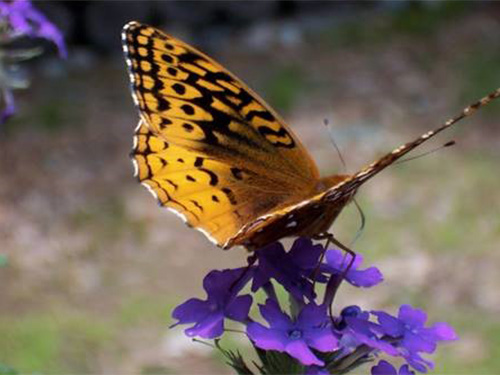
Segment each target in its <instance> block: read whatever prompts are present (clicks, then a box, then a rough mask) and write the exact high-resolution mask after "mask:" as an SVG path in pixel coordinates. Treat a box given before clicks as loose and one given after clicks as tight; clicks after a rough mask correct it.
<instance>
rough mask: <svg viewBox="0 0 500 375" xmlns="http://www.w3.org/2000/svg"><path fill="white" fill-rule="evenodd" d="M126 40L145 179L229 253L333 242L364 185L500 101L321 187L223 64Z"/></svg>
mask: <svg viewBox="0 0 500 375" xmlns="http://www.w3.org/2000/svg"><path fill="white" fill-rule="evenodd" d="M122 40H123V50H124V54H125V60H126V63H127V66H128V73H129V76H130V81H131V91H132V97H133V100H134V103H135V105H136V107H137V109H138V111H139V116H140V120H139V124H138V126H137V128H136V130H135V136H134V146H133V150H132V153H131V156H132V161H133V164H134V167H135V175H136V176H137V178H138V180H139V181H140V182H141V184H142V185H144V186H145V187H146V188H147V189H148V190H149V191H150V192H151V193H152V194H153V195H154V196H155V197H156V199H157V200H158V202H159V204H160V205H161V206H165V207H167V208H168V209H169V210H171V211H172V212H174V213H175V214H177V215H178V216H179V217H180V218H182V219H183V220H184V222H186V223H187V224H188V225H189V226H190V227H193V228H195V229H197V230H199V231H201V232H202V233H204V234H205V235H206V237H207V238H208V239H209V240H211V241H212V242H213V243H215V244H216V245H217V246H219V247H222V248H223V249H229V248H231V247H233V246H235V245H243V246H246V247H247V248H248V249H258V248H261V247H263V246H265V245H267V244H269V243H271V242H274V241H277V240H279V239H281V238H284V237H289V236H307V237H312V238H315V237H318V236H321V235H323V234H325V233H327V232H328V230H329V228H330V227H331V225H332V224H333V222H334V221H335V219H336V218H337V216H338V215H339V214H340V212H341V211H342V209H343V208H344V207H345V206H346V205H347V204H348V203H349V202H350V201H352V199H353V197H354V195H355V194H356V192H357V190H358V188H359V187H360V186H361V185H362V184H363V183H365V182H366V181H368V180H369V179H371V178H372V177H373V176H375V175H376V174H377V173H379V172H381V171H382V170H383V169H385V168H386V167H388V166H389V165H391V164H393V163H394V162H395V161H396V160H398V159H400V158H401V157H402V156H403V155H405V154H407V153H408V152H410V151H411V150H413V149H414V148H415V147H417V146H419V145H420V144H422V143H423V142H425V141H427V140H428V139H429V138H431V137H433V136H434V135H436V134H438V133H439V132H441V131H442V130H444V129H446V128H448V127H450V126H452V125H453V124H454V123H456V122H457V121H459V120H461V119H462V118H464V117H466V116H468V115H470V114H471V113H473V112H474V111H475V110H476V109H478V108H479V107H481V106H483V105H485V104H487V103H489V102H490V101H491V100H493V99H495V98H497V97H499V96H500V89H497V90H496V91H494V92H492V93H491V94H490V95H488V96H486V97H484V98H483V99H481V100H480V101H478V102H476V103H474V104H472V105H470V106H468V107H467V108H465V109H464V110H463V111H462V112H461V113H460V114H459V115H458V116H456V117H454V118H451V119H450V120H448V121H446V122H445V123H444V124H443V125H441V126H440V127H438V128H436V129H435V130H431V131H428V132H426V133H425V134H423V135H422V136H420V137H418V138H416V139H415V140H413V141H411V142H408V143H406V144H404V145H402V146H400V147H398V148H396V149H394V150H393V151H391V152H389V153H388V154H386V155H385V156H383V157H381V158H380V159H378V160H376V161H374V162H373V163H371V164H369V165H367V166H366V167H364V168H362V169H361V170H360V171H359V172H357V173H354V174H352V175H348V174H335V175H331V176H327V177H321V176H320V175H319V171H318V168H317V166H316V164H315V163H314V161H313V160H312V158H311V156H310V155H309V153H308V152H307V150H306V149H305V147H304V146H303V145H302V143H301V142H300V140H299V139H298V138H297V136H296V135H295V134H293V132H292V131H291V129H290V128H289V127H288V125H287V124H286V123H285V122H284V121H283V119H282V118H281V117H280V116H279V115H278V114H277V113H276V112H275V111H274V110H273V109H272V108H271V107H270V106H269V105H267V104H266V103H265V102H264V101H263V100H262V99H261V98H260V97H259V96H258V95H257V94H256V93H255V92H253V91H252V90H251V89H250V88H249V87H248V86H247V85H245V84H244V83H243V82H242V81H241V80H239V79H238V78H237V77H236V76H235V75H233V74H232V73H230V72H229V71H228V70H226V69H225V68H224V67H222V66H221V65H220V64H218V63H217V62H216V61H214V60H213V59H211V58H210V57H208V56H207V55H205V54H204V53H202V52H200V51H198V50H197V49H195V48H194V47H192V46H190V45H188V44H186V43H184V42H182V41H180V40H179V39H177V38H174V37H172V36H169V35H167V34H165V33H163V32H162V31H160V30H158V29H155V28H153V27H151V26H148V25H143V24H140V23H138V22H130V23H128V24H127V25H126V26H125V27H124V29H123V33H122Z"/></svg>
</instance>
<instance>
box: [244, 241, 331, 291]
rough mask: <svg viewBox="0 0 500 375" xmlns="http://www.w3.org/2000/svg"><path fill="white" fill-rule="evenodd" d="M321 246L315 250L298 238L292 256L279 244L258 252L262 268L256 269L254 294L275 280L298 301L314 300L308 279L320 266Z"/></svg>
mask: <svg viewBox="0 0 500 375" xmlns="http://www.w3.org/2000/svg"><path fill="white" fill-rule="evenodd" d="M321 251H322V248H321V245H316V246H313V245H312V242H311V240H308V239H303V238H299V239H297V240H296V241H295V243H294V244H293V246H292V249H291V250H290V252H288V253H287V252H286V251H285V249H284V247H283V245H282V244H281V243H279V242H275V243H272V244H270V245H268V246H266V247H264V248H262V249H260V250H258V251H257V252H256V255H257V258H258V260H259V264H258V265H257V266H255V271H254V280H253V284H252V291H253V292H255V291H256V290H257V289H259V288H261V287H262V286H263V285H265V284H266V283H268V282H269V281H270V280H271V279H272V278H274V279H275V280H276V281H278V283H280V284H281V285H282V286H283V287H284V288H285V289H286V290H287V291H288V292H290V293H291V294H292V295H293V296H294V297H295V298H296V299H297V300H302V299H303V298H304V297H307V298H308V299H309V300H312V299H313V298H314V291H313V284H312V282H311V281H310V280H308V279H307V277H308V276H309V274H310V269H311V267H312V266H315V265H317V262H318V260H319V256H320V255H321Z"/></svg>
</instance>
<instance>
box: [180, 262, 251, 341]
mask: <svg viewBox="0 0 500 375" xmlns="http://www.w3.org/2000/svg"><path fill="white" fill-rule="evenodd" d="M243 272H246V268H245V267H244V268H238V269H234V270H224V271H212V272H210V273H209V274H208V275H207V276H205V279H204V280H203V288H204V289H205V291H206V293H207V299H206V300H205V301H203V300H200V299H198V298H191V299H189V300H187V301H186V302H184V303H183V304H181V305H179V306H177V307H176V308H175V309H174V311H173V313H172V317H173V318H175V319H177V320H178V322H177V323H176V324H174V325H173V326H176V325H178V324H190V323H194V325H193V326H192V327H191V328H188V329H186V330H185V332H186V335H187V336H190V337H192V336H199V337H203V338H206V339H211V338H215V337H219V336H221V335H222V333H223V332H224V318H228V319H231V320H236V321H245V320H246V319H247V318H248V312H249V310H250V306H251V305H252V297H251V296H250V295H248V294H247V295H243V296H237V294H238V292H239V291H240V290H241V289H242V288H243V287H244V286H245V284H246V283H247V282H248V280H249V278H250V273H249V272H246V274H245V275H244V277H242V275H243ZM173 326H172V327H173Z"/></svg>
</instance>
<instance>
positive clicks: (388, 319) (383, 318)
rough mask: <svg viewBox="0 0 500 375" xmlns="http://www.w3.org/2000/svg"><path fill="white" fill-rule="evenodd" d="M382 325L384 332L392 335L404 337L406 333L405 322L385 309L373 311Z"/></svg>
mask: <svg viewBox="0 0 500 375" xmlns="http://www.w3.org/2000/svg"><path fill="white" fill-rule="evenodd" d="M371 313H372V314H373V315H375V316H376V317H377V319H378V322H379V323H380V325H381V326H382V329H383V330H384V333H386V334H387V335H389V336H392V337H402V336H403V335H404V333H405V329H404V323H403V322H402V321H401V320H399V319H398V318H396V317H394V316H392V315H390V314H387V313H386V312H385V311H372V312H371Z"/></svg>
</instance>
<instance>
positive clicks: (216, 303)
mask: <svg viewBox="0 0 500 375" xmlns="http://www.w3.org/2000/svg"><path fill="white" fill-rule="evenodd" d="M323 253H324V254H325V256H324V259H325V262H322V263H321V264H320V263H319V262H320V260H321V259H322V255H323ZM349 257H350V256H349V255H345V256H344V255H343V254H342V253H341V252H340V251H339V250H336V249H333V250H326V249H324V248H323V247H322V246H321V245H314V244H313V243H312V241H311V240H309V239H305V238H300V239H297V240H296V241H295V243H294V244H293V246H292V247H291V249H290V250H289V251H288V252H286V251H285V249H284V247H283V246H282V245H281V244H280V243H273V244H271V245H268V246H267V247H265V248H263V249H260V250H258V251H257V252H256V253H255V262H253V263H252V264H250V265H249V266H248V267H244V268H238V269H234V270H224V271H212V272H210V273H209V274H208V275H207V276H206V277H205V280H204V289H205V291H206V293H207V299H206V300H199V299H190V300H188V301H186V302H184V303H183V304H181V305H180V306H178V307H177V308H176V309H175V310H174V312H173V317H174V318H175V319H177V323H176V324H175V325H178V324H192V326H191V327H190V328H188V329H186V331H185V332H186V334H187V335H188V336H190V337H193V336H198V337H201V338H206V339H214V338H218V337H220V336H221V335H222V334H223V333H224V321H225V320H226V319H229V320H233V321H237V322H241V323H243V324H244V325H245V326H246V334H247V336H248V338H249V339H250V340H251V342H252V344H253V345H254V346H255V347H256V348H257V350H258V351H260V352H277V353H286V358H288V361H295V363H297V364H299V365H300V366H302V370H301V371H302V372H299V373H303V374H329V373H336V372H346V371H348V370H350V369H352V368H353V366H354V365H360V364H363V363H365V362H367V361H369V360H373V359H374V357H375V356H377V355H378V354H382V353H385V354H386V355H388V356H392V357H400V358H402V359H404V360H405V361H406V364H405V365H403V366H402V367H401V368H400V369H399V371H397V370H396V369H395V368H394V367H392V365H391V364H390V363H389V362H387V361H384V360H382V361H380V362H379V363H378V364H377V365H376V366H374V367H373V368H372V375H390V374H396V375H397V374H399V375H409V374H413V372H412V371H411V370H410V367H411V368H413V369H414V370H416V371H420V372H426V371H427V370H428V368H432V367H433V363H432V362H431V361H429V360H427V359H424V358H423V357H422V356H421V354H422V353H433V352H434V351H435V350H436V346H437V342H438V341H447V340H455V339H457V336H456V334H455V332H454V331H453V329H452V328H451V327H450V326H449V325H448V324H446V323H436V324H434V325H432V326H430V327H428V326H426V325H425V324H426V321H427V316H426V314H425V313H424V312H423V311H422V310H419V309H416V308H413V307H411V306H409V305H402V306H401V307H400V309H399V313H398V316H392V315H390V314H388V313H386V312H384V311H363V310H362V309H361V308H360V307H358V306H348V307H346V308H344V309H343V310H342V311H341V313H340V315H339V316H332V314H331V310H329V309H330V308H331V302H332V300H331V299H329V298H328V297H327V296H328V295H330V296H331V295H334V294H335V291H336V290H334V291H331V290H328V289H329V288H338V286H339V283H337V282H331V281H332V280H334V281H335V280H338V279H339V277H340V276H344V278H345V280H346V281H347V282H348V283H350V284H351V285H353V286H356V287H372V286H374V285H377V284H379V283H380V282H381V281H382V274H381V272H380V271H379V270H378V269H377V268H375V267H369V268H366V269H360V267H361V264H362V261H363V259H362V257H361V256H359V255H357V256H356V257H355V259H354V261H353V262H352V266H351V268H350V269H348V270H346V267H347V265H348V264H349V263H351V262H350V259H349ZM250 282H252V284H251V291H252V292H254V293H255V292H257V291H258V290H260V289H262V290H263V291H264V292H265V293H266V295H267V300H266V301H265V303H264V304H260V305H259V311H260V315H261V317H262V319H263V320H260V321H257V320H255V319H254V318H252V317H250V316H249V313H250V311H251V306H252V303H253V298H252V296H251V295H250V294H243V295H240V292H241V291H242V289H243V288H244V287H245V286H246V285H247V284H248V283H250ZM276 283H277V284H279V285H281V286H282V287H283V288H284V289H285V290H286V291H287V292H288V294H289V297H290V301H291V303H290V307H289V309H288V311H285V310H284V309H283V307H282V305H283V302H281V301H280V299H279V298H278V297H277V293H276V291H275V288H274V286H275V285H276ZM321 284H326V288H325V296H324V297H323V298H319V296H317V295H316V292H315V286H316V285H321ZM283 372H286V371H285V370H283Z"/></svg>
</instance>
